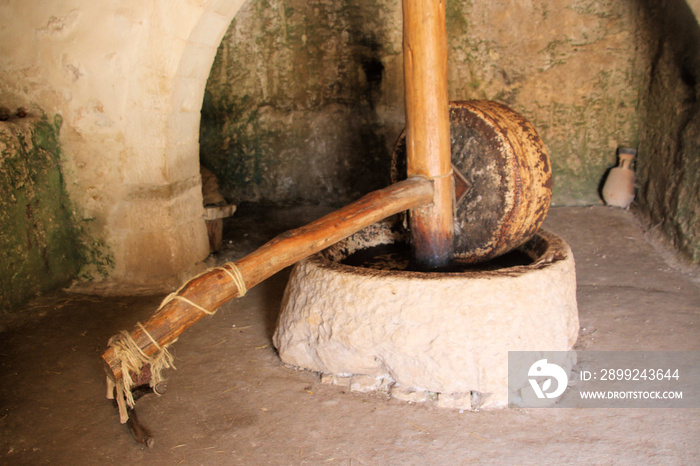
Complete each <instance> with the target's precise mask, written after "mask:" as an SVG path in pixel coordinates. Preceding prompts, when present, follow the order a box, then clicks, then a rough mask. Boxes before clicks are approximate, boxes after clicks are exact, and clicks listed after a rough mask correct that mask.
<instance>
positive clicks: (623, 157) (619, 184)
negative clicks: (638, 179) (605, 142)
mask: <svg viewBox="0 0 700 466" xmlns="http://www.w3.org/2000/svg"><path fill="white" fill-rule="evenodd" d="M635 155H637V151H636V150H635V149H631V148H629V147H621V148H620V149H619V150H618V158H619V164H618V166H616V167H615V168H613V169H612V170H610V173H608V178H607V179H606V180H605V184H604V185H603V199H604V200H605V203H606V204H607V205H611V206H615V207H622V208H623V209H626V208H628V207H629V205H630V204H631V203H632V201H633V200H634V170H633V169H632V162H633V160H634V157H635Z"/></svg>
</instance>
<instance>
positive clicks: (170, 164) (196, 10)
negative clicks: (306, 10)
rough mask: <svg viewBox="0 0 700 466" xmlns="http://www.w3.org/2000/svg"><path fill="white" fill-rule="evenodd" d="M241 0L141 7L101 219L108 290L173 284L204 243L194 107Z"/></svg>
mask: <svg viewBox="0 0 700 466" xmlns="http://www.w3.org/2000/svg"><path fill="white" fill-rule="evenodd" d="M243 2H244V0H213V1H209V2H192V1H187V0H179V1H177V2H172V3H171V2H168V4H167V6H166V5H165V4H164V2H156V4H155V5H153V6H152V7H151V11H149V12H148V16H150V24H149V26H148V28H147V31H146V34H144V35H143V36H142V37H141V38H140V42H141V44H140V45H139V46H138V47H137V50H138V53H137V55H136V57H134V62H135V64H136V66H135V67H134V68H133V70H132V73H131V76H129V78H128V82H127V83H126V89H125V93H126V112H128V119H127V121H126V122H125V124H124V128H123V133H124V150H123V153H124V154H125V156H124V160H123V162H122V164H121V166H120V170H121V171H122V176H121V178H122V180H123V185H122V186H121V187H120V191H121V195H120V196H119V197H120V199H118V200H117V202H115V205H113V206H111V208H110V209H109V213H108V214H107V217H108V218H107V219H106V225H107V227H106V229H105V233H106V235H107V243H108V245H109V246H110V248H111V252H112V254H113V256H114V268H113V270H112V272H111V275H110V276H109V279H108V280H107V281H106V282H105V283H104V287H103V288H104V290H105V291H106V292H110V291H130V292H138V291H142V292H151V291H163V290H167V289H172V287H173V286H175V285H176V284H178V283H179V282H181V281H182V280H183V279H184V278H185V277H186V276H187V275H188V274H191V273H193V272H194V271H195V270H196V268H197V264H198V263H201V261H202V260H203V259H204V258H206V257H207V255H208V253H209V245H208V239H207V234H206V228H205V225H204V220H203V218H202V213H203V210H202V199H201V180H200V177H199V124H200V110H201V106H202V100H203V96H204V88H205V86H206V82H207V78H208V76H209V71H210V68H211V65H212V62H213V60H214V57H215V56H216V51H217V49H218V46H219V44H220V42H221V39H222V37H223V35H224V34H225V32H226V30H227V29H228V27H229V25H230V23H231V21H232V20H233V18H234V16H235V15H236V13H237V12H238V10H239V9H240V7H241V5H242V4H243ZM196 3H200V5H196Z"/></svg>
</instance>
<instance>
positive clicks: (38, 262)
mask: <svg viewBox="0 0 700 466" xmlns="http://www.w3.org/2000/svg"><path fill="white" fill-rule="evenodd" d="M61 122H62V121H61V118H60V117H58V116H56V118H54V119H53V120H52V121H50V120H49V119H48V118H47V117H46V116H43V117H27V118H10V120H9V121H1V122H0V218H2V229H0V264H2V266H0V313H5V312H9V311H12V310H14V309H15V308H16V307H18V306H20V305H21V304H23V303H24V302H25V301H26V299H27V298H29V297H31V296H33V295H35V294H36V293H40V292H44V291H46V290H50V289H52V288H54V287H56V286H60V285H63V284H66V283H67V282H69V281H70V280H71V279H73V278H74V277H75V276H76V275H77V273H78V270H79V268H80V265H81V262H84V260H85V259H87V258H86V254H85V253H86V251H87V249H86V248H84V247H83V245H81V244H80V241H79V233H78V228H77V227H76V225H75V223H74V221H73V213H72V209H71V207H70V202H69V200H68V195H67V194H66V192H65V186H64V183H63V177H62V175H61V169H60V165H59V161H60V157H61V147H60V143H59V137H58V135H59V129H60V127H61ZM93 259H101V260H102V262H107V261H108V258H99V257H98V258H93ZM95 262H99V260H96V261H95Z"/></svg>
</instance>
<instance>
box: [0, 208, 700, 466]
mask: <svg viewBox="0 0 700 466" xmlns="http://www.w3.org/2000/svg"><path fill="white" fill-rule="evenodd" d="M323 210H324V209H321V208H317V209H290V210H288V211H284V212H268V213H266V214H261V213H256V212H255V211H252V210H246V209H241V210H240V211H239V212H238V213H236V215H235V216H234V217H233V218H232V219H231V220H230V221H229V222H228V224H227V232H226V250H225V251H223V252H222V253H220V254H218V255H217V256H216V257H215V258H214V259H215V260H216V261H225V260H230V259H236V258H238V257H240V256H241V255H242V254H244V253H246V252H248V251H250V250H252V249H253V248H255V247H256V246H258V245H259V244H260V242H261V241H264V240H267V239H270V238H271V237H272V236H273V235H274V234H276V233H279V232H280V231H283V230H285V229H287V228H290V227H294V226H298V225H300V224H301V222H305V221H307V220H309V219H310V218H309V217H311V218H315V217H316V216H318V215H320V214H321V213H323ZM546 227H547V228H548V229H550V230H552V231H554V232H556V233H558V234H559V235H561V236H562V237H563V238H564V239H565V240H567V242H569V244H570V245H571V247H572V249H573V251H574V255H575V257H576V261H577V273H578V304H579V311H580V320H581V337H580V339H579V342H578V343H577V347H578V348H581V349H587V350H693V351H698V350H700V285H699V283H700V281H699V277H700V275H699V274H698V270H697V269H695V268H685V269H681V268H679V267H677V266H674V265H670V264H673V261H672V255H671V254H670V253H669V252H668V251H665V250H663V249H661V248H659V247H657V246H654V245H653V244H652V243H651V242H649V241H648V239H647V236H646V235H645V233H644V232H643V231H642V229H641V228H640V227H639V225H638V223H637V221H636V220H635V218H634V217H633V216H632V215H631V214H630V213H628V212H625V211H622V210H618V209H613V208H604V207H591V208H553V209H552V210H551V211H550V214H549V217H548V219H547V221H546ZM244 232H248V233H244ZM229 241H230V242H229ZM288 273H289V271H288V270H287V271H283V272H281V273H279V274H277V275H276V276H274V277H273V278H271V279H270V280H268V281H266V282H264V283H262V284H261V285H259V286H257V287H256V288H254V289H252V290H250V291H249V293H248V295H246V296H245V297H244V298H242V299H239V300H235V301H234V302H230V303H228V304H226V305H224V306H223V307H222V308H221V309H220V311H219V312H218V313H217V314H216V315H214V316H212V317H209V318H206V319H204V320H202V321H201V322H200V323H198V324H197V325H195V326H194V327H192V328H191V329H189V330H188V331H187V332H185V333H184V334H183V335H182V336H181V337H180V339H179V340H178V342H177V343H176V344H175V345H174V346H173V353H174V355H175V358H176V366H177V370H170V371H168V373H167V377H168V392H167V393H166V394H165V395H164V396H162V397H159V398H158V397H155V396H154V395H150V396H147V397H145V398H142V399H141V400H139V402H138V403H137V411H138V413H139V417H140V418H141V420H142V422H143V423H144V424H145V425H147V426H148V427H149V428H150V429H151V430H152V432H153V434H154V436H155V445H154V447H153V448H152V449H148V448H146V447H144V446H142V445H139V444H136V443H135V442H134V441H133V439H132V438H131V436H130V435H129V433H128V432H127V429H126V427H125V426H123V425H121V424H119V422H118V417H117V412H116V410H115V409H114V408H113V406H112V404H111V402H110V401H108V400H106V399H105V396H104V394H105V384H104V374H103V370H102V364H101V361H100V357H99V356H100V354H101V352H102V351H103V350H104V349H105V344H106V342H107V339H108V338H109V337H110V336H111V335H113V334H115V333H117V332H118V331H119V330H122V329H131V328H133V326H134V325H135V323H136V321H142V322H143V321H145V320H147V319H148V317H149V316H150V315H151V314H152V312H153V311H154V310H155V309H156V307H157V306H158V304H159V302H160V300H161V299H162V298H163V296H152V297H123V298H109V299H106V298H100V297H95V296H87V295H78V294H71V293H67V292H58V293H55V294H51V295H48V296H44V297H41V298H37V299H35V300H33V301H32V302H31V303H30V304H29V305H28V306H26V307H25V308H23V309H22V311H21V312H19V313H16V314H14V315H12V316H7V315H6V316H4V317H2V322H1V323H0V364H1V369H0V463H4V464H42V463H52V464H66V465H76V464H110V463H119V464H149V465H158V464H167V465H176V464H206V465H210V464H346V465H351V464H353V465H354V464H397V465H398V464H401V465H404V464H465V463H496V464H554V463H557V464H584V463H585V464H613V463H614V464H679V465H689V464H700V442H699V439H700V408H699V409H517V410H516V409H505V410H501V411H491V412H483V411H482V412H469V411H467V412H459V411H456V410H445V409H438V408H437V407H435V406H431V405H416V404H409V403H406V402H400V401H397V400H392V399H388V398H387V397H386V396H385V395H382V394H359V393H355V392H350V391H348V390H347V389H343V388H341V387H338V386H333V385H323V384H321V383H320V381H319V378H318V376H316V375H315V374H313V373H310V372H304V371H295V370H292V369H290V368H288V367H285V366H284V365H282V363H281V362H280V360H279V358H278V357H277V354H276V353H275V349H274V348H273V346H272V344H271V336H272V332H273V331H274V325H275V319H276V315H277V312H278V308H279V304H280V300H281V297H282V292H283V290H284V286H285V283H286V280H287V277H288ZM514 325H517V323H514Z"/></svg>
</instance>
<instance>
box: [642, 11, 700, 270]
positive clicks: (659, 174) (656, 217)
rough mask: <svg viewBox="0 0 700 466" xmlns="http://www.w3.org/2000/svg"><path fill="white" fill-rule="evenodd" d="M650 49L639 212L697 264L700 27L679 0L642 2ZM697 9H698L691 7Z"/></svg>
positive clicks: (699, 240)
mask: <svg viewBox="0 0 700 466" xmlns="http://www.w3.org/2000/svg"><path fill="white" fill-rule="evenodd" d="M645 7H646V8H647V13H648V19H649V22H648V27H647V28H646V31H647V32H648V34H649V36H648V38H647V39H648V40H649V43H650V48H651V50H652V51H653V55H652V57H653V58H652V61H651V63H650V68H649V82H648V87H647V89H646V90H645V102H646V107H645V118H644V123H643V126H642V128H643V130H642V132H641V138H640V143H639V156H638V159H639V160H638V164H637V176H638V185H639V188H640V189H639V190H638V191H639V194H640V196H639V201H638V203H639V206H638V211H639V213H640V214H641V216H642V218H643V219H644V220H645V221H646V223H647V224H649V225H650V226H651V227H652V228H654V229H656V230H657V231H658V232H660V233H661V234H662V235H663V236H664V237H665V238H667V239H668V240H669V241H670V242H671V243H672V244H673V245H674V246H675V247H676V248H678V249H679V250H680V251H681V253H682V254H683V255H684V256H686V257H687V258H689V259H690V260H692V261H694V262H696V263H698V262H700V84H699V83H700V25H698V21H697V17H694V16H693V13H692V12H691V10H690V9H689V8H688V5H686V4H685V3H684V2H682V1H680V0H676V1H668V2H663V4H658V3H657V2H651V1H647V2H645ZM696 11H697V10H696Z"/></svg>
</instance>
